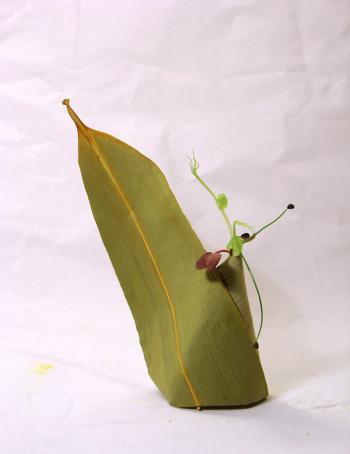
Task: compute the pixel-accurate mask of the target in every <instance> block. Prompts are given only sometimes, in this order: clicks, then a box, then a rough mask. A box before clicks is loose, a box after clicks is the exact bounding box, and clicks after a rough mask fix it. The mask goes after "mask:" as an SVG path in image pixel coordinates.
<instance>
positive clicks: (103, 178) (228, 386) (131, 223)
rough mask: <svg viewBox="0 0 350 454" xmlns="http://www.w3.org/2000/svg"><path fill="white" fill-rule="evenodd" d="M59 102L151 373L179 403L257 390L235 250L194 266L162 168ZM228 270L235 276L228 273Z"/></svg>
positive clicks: (243, 397) (193, 240)
mask: <svg viewBox="0 0 350 454" xmlns="http://www.w3.org/2000/svg"><path fill="white" fill-rule="evenodd" d="M64 104H66V106H67V109H68V112H69V114H70V116H71V117H72V119H73V120H74V122H75V124H76V126H77V130H78V144H79V159H78V161H79V166H80V170H81V175H82V178H83V182H84V186H85V189H86V192H87V195H88V199H89V202H90V206H91V210H92V213H93V216H94V218H95V221H96V224H97V227H98V229H99V233H100V235H101V238H102V241H103V244H104V246H105V247H106V250H107V253H108V255H109V258H110V260H111V262H112V265H113V267H114V270H115V272H116V275H117V277H118V279H119V282H120V285H121V287H122V289H123V292H124V295H125V297H126V300H127V302H128V304H129V307H130V310H131V313H132V315H133V318H134V320H135V325H136V329H137V331H138V334H139V340H140V344H141V347H142V350H143V354H144V358H145V361H146V364H147V369H148V373H149V375H150V377H151V379H152V380H153V382H154V383H155V384H156V386H157V387H158V388H159V390H160V391H161V393H162V394H163V395H164V397H165V398H166V399H167V400H168V401H169V402H170V403H171V404H172V405H175V406H178V407H197V408H198V407H201V406H231V405H247V404H251V403H253V402H258V401H260V400H262V399H264V398H265V397H266V396H267V386H266V382H265V378H264V374H263V371H262V368H261V364H260V360H259V355H258V354H257V351H256V350H255V349H254V348H253V343H254V341H255V337H254V332H252V329H251V327H250V326H248V324H247V323H246V320H245V317H244V316H243V315H242V311H241V309H240V307H239V306H238V305H237V303H236V301H235V299H234V298H233V296H232V292H236V293H237V294H239V295H244V291H245V287H244V276H243V274H242V270H241V268H240V266H241V261H240V260H241V258H236V257H233V256H231V257H230V258H229V260H227V261H226V262H224V263H223V264H222V265H220V266H219V267H218V269H216V270H213V271H211V272H205V271H203V270H197V269H196V268H195V263H196V261H197V259H198V258H199V257H200V256H201V255H202V254H203V253H204V252H205V249H204V247H203V245H202V244H201V242H200V241H199V239H198V237H197V236H196V234H195V232H194V231H193V229H192V226H191V224H190V223H189V221H188V219H187V218H186V216H185V215H184V212H183V211H182V209H181V207H180V206H179V204H178V202H177V200H176V198H175V196H174V194H173V192H172V191H171V189H170V187H169V184H168V182H167V180H166V178H165V176H164V175H163V173H162V172H161V170H160V169H159V168H158V167H157V166H156V165H155V164H154V162H153V161H151V160H150V159H148V158H147V157H146V156H144V155H142V154H141V153H139V152H138V151H137V150H135V149H134V148H132V147H131V146H129V145H127V144H126V143H124V142H122V141H121V140H118V139H116V138H115V137H112V136H110V135H108V134H105V133H103V132H100V131H97V130H95V129H91V128H89V127H88V126H86V125H85V124H84V123H82V121H81V120H80V119H79V117H78V116H77V115H76V114H75V112H74V111H73V110H72V109H71V107H70V105H69V101H68V100H65V101H64ZM237 273H238V274H239V276H240V279H237V278H234V279H231V280H230V277H232V276H233V275H234V276H237ZM225 279H228V281H230V282H231V284H230V287H226V285H225V284H224V282H225ZM86 283H87V285H89V282H88V280H87V281H86ZM102 285H103V283H102V282H101V286H102ZM242 301H245V300H244V298H243V300H242ZM117 303H118V304H122V301H119V302H117ZM243 304H244V305H245V307H246V306H247V305H248V302H247V301H246V302H244V303H243ZM248 310H249V306H248ZM116 329H118V326H117V325H116ZM122 341H123V340H122V339H121V342H122ZM117 360H118V358H117V357H116V361H117ZM125 367H126V365H125V364H123V363H121V364H120V368H125ZM130 373H131V369H130Z"/></svg>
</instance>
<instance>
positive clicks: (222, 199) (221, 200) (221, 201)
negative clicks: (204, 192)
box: [216, 194, 228, 210]
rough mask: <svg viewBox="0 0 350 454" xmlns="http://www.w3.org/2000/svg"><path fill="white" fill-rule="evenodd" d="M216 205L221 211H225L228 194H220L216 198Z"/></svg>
mask: <svg viewBox="0 0 350 454" xmlns="http://www.w3.org/2000/svg"><path fill="white" fill-rule="evenodd" d="M216 205H217V206H218V208H219V209H220V210H224V209H225V208H227V205H228V199H227V197H226V194H219V195H218V196H217V197H216Z"/></svg>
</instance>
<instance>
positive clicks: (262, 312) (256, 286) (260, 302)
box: [241, 254, 264, 341]
mask: <svg viewBox="0 0 350 454" xmlns="http://www.w3.org/2000/svg"><path fill="white" fill-rule="evenodd" d="M241 256H242V259H243V262H244V264H245V266H246V267H247V270H248V272H249V274H250V277H251V278H252V281H253V284H254V287H255V290H256V293H257V294H258V298H259V305H260V326H259V331H258V335H257V336H256V341H258V339H259V336H260V333H261V329H262V325H263V321H264V310H263V305H262V300H261V295H260V292H259V288H258V284H257V283H256V280H255V277H254V275H253V272H252V270H251V269H250V266H249V265H248V262H247V260H246V258H245V257H244V255H243V254H241Z"/></svg>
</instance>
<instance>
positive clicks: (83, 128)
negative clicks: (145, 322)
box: [63, 100, 201, 409]
mask: <svg viewBox="0 0 350 454" xmlns="http://www.w3.org/2000/svg"><path fill="white" fill-rule="evenodd" d="M65 101H66V102H65ZM65 101H63V103H64V104H65V105H66V106H67V110H68V113H69V115H70V116H71V117H72V119H73V121H74V122H75V124H76V126H77V128H78V130H79V131H81V132H82V133H83V135H84V136H85V137H86V138H87V139H88V141H89V142H90V144H91V146H92V148H93V150H94V152H95V154H96V156H97V158H98V160H99V162H100V163H101V165H102V167H103V168H104V170H105V172H106V173H107V175H108V177H109V179H110V180H111V182H112V184H113V186H114V187H115V189H116V190H117V192H118V194H119V196H120V198H121V199H122V200H123V202H124V204H125V206H126V207H127V209H128V211H129V213H130V215H131V217H132V219H133V221H134V223H135V226H136V229H137V231H138V232H139V234H140V236H141V238H142V241H143V243H144V245H145V248H146V250H147V252H148V254H149V257H150V259H151V262H152V264H153V266H154V269H155V270H156V273H157V275H158V278H159V280H160V283H161V286H162V288H163V291H164V294H165V296H166V299H167V302H168V304H169V307H170V312H171V316H172V320H173V325H174V333H175V343H176V352H177V357H178V361H179V364H180V368H181V371H182V374H183V376H184V379H185V382H186V384H187V386H188V389H189V391H190V393H191V395H192V398H193V401H194V403H195V405H196V407H197V409H200V406H201V404H200V402H199V399H198V396H197V393H196V391H195V390H194V388H193V385H192V383H191V380H190V378H189V376H188V374H187V371H186V368H185V365H184V362H183V358H182V354H181V347H180V339H179V333H178V328H177V320H176V311H175V306H174V303H173V301H172V298H171V296H170V294H169V291H168V288H167V286H166V284H165V281H164V278H163V275H162V273H161V271H160V269H159V266H158V264H157V261H156V259H155V257H154V255H153V253H152V250H151V248H150V246H149V244H148V241H147V239H146V237H145V235H144V233H143V230H142V228H141V225H140V222H139V220H138V219H137V216H136V214H135V212H134V210H133V209H132V208H131V206H130V203H129V201H128V199H127V198H126V196H125V194H124V192H123V190H122V188H121V187H120V184H119V183H118V181H117V179H116V178H115V176H114V175H113V173H112V172H111V170H110V168H109V166H108V164H107V162H106V161H105V159H104V158H103V156H102V155H101V153H100V150H99V147H98V145H97V143H96V141H95V139H94V137H93V136H92V135H91V134H90V132H89V130H88V128H87V126H86V125H84V123H83V122H82V121H81V120H80V118H79V117H78V116H77V114H76V113H75V112H74V110H73V109H72V108H71V107H70V105H69V101H68V100H65Z"/></svg>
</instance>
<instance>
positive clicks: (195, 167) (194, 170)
mask: <svg viewBox="0 0 350 454" xmlns="http://www.w3.org/2000/svg"><path fill="white" fill-rule="evenodd" d="M187 157H188V159H189V160H190V168H191V172H192V174H193V175H194V176H195V177H196V178H197V180H198V181H199V182H200V184H201V185H202V186H204V187H205V189H206V190H207V191H208V192H209V194H210V195H211V196H212V197H213V199H214V200H215V203H216V200H217V196H216V194H215V192H214V191H213V190H212V189H210V187H209V186H208V185H207V184H206V183H205V181H203V180H202V178H201V177H200V176H199V175H198V173H197V170H198V167H199V163H198V161H197V160H196V158H195V157H194V155H193V158H190V157H189V156H187ZM220 213H221V214H222V216H223V218H224V220H225V223H226V225H227V227H228V231H229V234H230V238H231V237H232V236H233V228H232V225H231V222H230V220H229V218H228V216H227V213H226V211H225V209H220Z"/></svg>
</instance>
